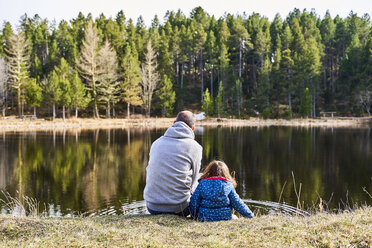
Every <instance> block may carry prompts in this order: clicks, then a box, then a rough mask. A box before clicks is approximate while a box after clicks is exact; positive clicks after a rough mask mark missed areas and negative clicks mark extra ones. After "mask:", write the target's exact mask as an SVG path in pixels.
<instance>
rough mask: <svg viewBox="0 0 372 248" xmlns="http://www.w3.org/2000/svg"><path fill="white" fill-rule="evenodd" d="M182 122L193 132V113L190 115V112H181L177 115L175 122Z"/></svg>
mask: <svg viewBox="0 0 372 248" xmlns="http://www.w3.org/2000/svg"><path fill="white" fill-rule="evenodd" d="M177 121H183V122H185V123H186V124H187V125H188V126H189V127H190V128H191V129H192V130H194V128H195V121H196V119H195V116H194V114H193V113H191V112H190V111H187V110H185V111H181V112H179V113H178V115H177V118H176V121H175V122H177Z"/></svg>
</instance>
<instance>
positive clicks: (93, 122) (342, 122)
mask: <svg viewBox="0 0 372 248" xmlns="http://www.w3.org/2000/svg"><path fill="white" fill-rule="evenodd" d="M174 119H175V117H173V118H143V119H93V118H78V119H75V118H71V119H66V120H65V121H63V120H62V119H56V120H54V121H52V120H50V121H49V120H44V119H36V120H23V119H0V132H13V131H16V132H17V131H18V132H22V131H52V130H57V131H63V130H66V129H67V130H70V129H72V130H76V129H77V130H89V129H114V128H115V129H119V128H122V129H125V128H168V127H170V126H171V125H172V123H173V121H174ZM196 126H201V127H220V126H222V127H269V126H292V127H326V128H338V127H356V128H361V127H371V126H372V117H370V118H319V119H292V120H284V119H267V120H263V119H259V118H250V119H247V120H244V119H226V118H207V119H204V120H201V121H197V122H196Z"/></svg>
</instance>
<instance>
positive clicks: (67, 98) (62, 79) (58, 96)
mask: <svg viewBox="0 0 372 248" xmlns="http://www.w3.org/2000/svg"><path fill="white" fill-rule="evenodd" d="M69 73H70V67H69V64H68V63H67V61H66V60H65V59H64V58H62V59H61V62H60V64H59V65H58V66H56V67H55V68H54V70H53V72H52V74H51V77H50V79H49V81H53V82H50V85H49V86H50V90H51V91H52V92H51V95H52V96H55V98H54V99H52V101H53V119H54V118H55V104H58V105H60V106H62V118H63V120H64V119H65V118H66V115H65V111H66V106H67V107H68V106H70V104H71V94H72V89H71V83H70V80H69Z"/></svg>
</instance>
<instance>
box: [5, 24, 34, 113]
mask: <svg viewBox="0 0 372 248" xmlns="http://www.w3.org/2000/svg"><path fill="white" fill-rule="evenodd" d="M5 54H6V59H7V61H8V70H9V74H10V80H11V87H12V88H13V89H14V90H15V91H16V92H17V102H18V114H19V117H21V116H22V115H23V94H24V86H25V84H26V83H27V80H28V78H29V74H28V68H29V65H30V63H29V59H30V56H29V41H28V40H27V39H26V36H25V34H24V32H22V31H19V32H18V34H11V35H10V36H9V39H8V40H7V46H6V47H5Z"/></svg>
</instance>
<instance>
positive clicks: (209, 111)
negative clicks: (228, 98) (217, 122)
mask: <svg viewBox="0 0 372 248" xmlns="http://www.w3.org/2000/svg"><path fill="white" fill-rule="evenodd" d="M201 109H202V111H203V112H204V113H205V115H206V116H212V115H213V112H214V111H213V110H214V109H213V98H212V97H211V95H210V94H209V90H208V88H207V89H206V90H205V92H204V94H203V100H202V107H201Z"/></svg>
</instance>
